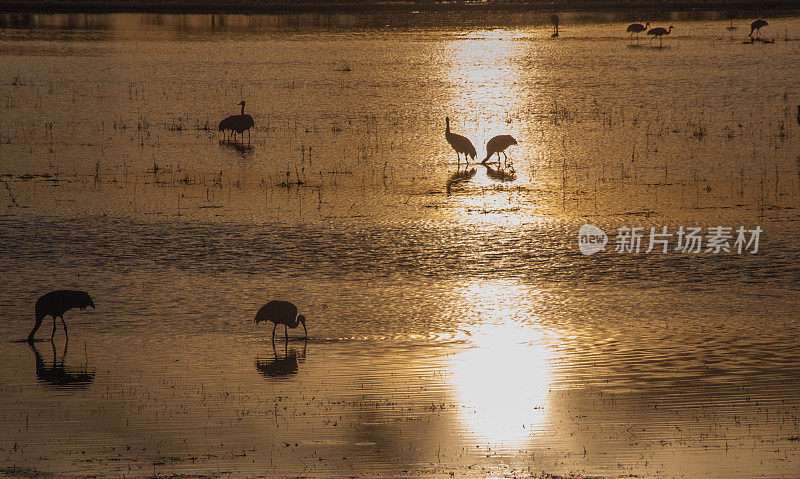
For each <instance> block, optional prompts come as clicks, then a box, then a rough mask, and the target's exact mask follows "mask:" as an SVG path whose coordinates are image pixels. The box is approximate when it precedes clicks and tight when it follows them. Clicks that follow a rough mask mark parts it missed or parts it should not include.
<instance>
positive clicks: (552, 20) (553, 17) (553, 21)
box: [550, 14, 561, 38]
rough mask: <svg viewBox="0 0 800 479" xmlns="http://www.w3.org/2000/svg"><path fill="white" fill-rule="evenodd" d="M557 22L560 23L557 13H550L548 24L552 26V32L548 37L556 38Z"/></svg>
mask: <svg viewBox="0 0 800 479" xmlns="http://www.w3.org/2000/svg"><path fill="white" fill-rule="evenodd" d="M559 23H561V20H560V19H559V18H558V15H556V14H553V15H550V25H552V26H553V34H552V35H550V38H558V24H559Z"/></svg>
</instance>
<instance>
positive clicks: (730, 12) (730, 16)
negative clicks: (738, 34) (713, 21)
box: [725, 10, 739, 30]
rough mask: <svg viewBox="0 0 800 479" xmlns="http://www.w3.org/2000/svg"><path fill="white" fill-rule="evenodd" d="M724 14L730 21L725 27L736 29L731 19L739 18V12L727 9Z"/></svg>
mask: <svg viewBox="0 0 800 479" xmlns="http://www.w3.org/2000/svg"><path fill="white" fill-rule="evenodd" d="M725 16H726V17H728V20H730V21H731V24H730V26H728V27H727V29H728V30H736V27H734V26H733V21H734V20H736V19H737V18H739V12H737V11H736V10H728V12H727V13H726V14H725Z"/></svg>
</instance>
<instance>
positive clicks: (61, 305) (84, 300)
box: [28, 289, 94, 343]
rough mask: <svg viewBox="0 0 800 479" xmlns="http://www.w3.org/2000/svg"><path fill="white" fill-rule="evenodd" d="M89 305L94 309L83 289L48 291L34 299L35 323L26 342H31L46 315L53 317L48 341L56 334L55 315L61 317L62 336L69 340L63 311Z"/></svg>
mask: <svg viewBox="0 0 800 479" xmlns="http://www.w3.org/2000/svg"><path fill="white" fill-rule="evenodd" d="M87 306H91V307H92V309H94V302H93V301H92V298H91V297H90V296H89V293H87V292H85V291H73V290H68V289H61V290H58V291H50V292H49V293H47V294H45V295H44V296H42V297H40V298H39V299H37V300H36V324H35V325H34V326H33V331H31V333H30V334H29V335H28V342H29V343H32V342H33V337H34V336H35V335H36V331H38V330H39V326H41V325H42V321H43V320H44V318H45V317H47V316H52V317H53V334H51V335H50V341H52V340H53V338H54V337H55V336H56V324H57V323H56V317H58V318H61V324H63V325H64V336H66V338H67V340H69V335H68V334H67V323H65V322H64V313H66V312H67V311H69V310H70V309H72V308H81V309H86V307H87Z"/></svg>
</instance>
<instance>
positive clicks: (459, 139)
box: [444, 117, 478, 168]
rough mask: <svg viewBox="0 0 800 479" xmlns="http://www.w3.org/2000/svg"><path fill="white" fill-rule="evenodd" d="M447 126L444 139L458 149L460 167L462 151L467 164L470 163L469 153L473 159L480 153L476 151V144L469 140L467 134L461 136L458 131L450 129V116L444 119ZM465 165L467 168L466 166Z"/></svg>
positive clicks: (457, 155)
mask: <svg viewBox="0 0 800 479" xmlns="http://www.w3.org/2000/svg"><path fill="white" fill-rule="evenodd" d="M444 122H445V125H447V126H446V127H445V130H444V139H445V140H447V142H448V143H449V144H450V146H451V147H453V149H454V150H456V157H457V158H458V168H460V167H461V153H463V154H464V161H465V162H466V165H469V160H468V159H467V155H469V156H471V157H472V159H473V160H475V157H476V156H477V155H478V152H477V151H475V146H474V145H473V144H472V142H471V141H469V138H467V137H466V136H461V135H458V134H456V133H452V132H451V131H450V117H445V119H444ZM466 165H465V168H466Z"/></svg>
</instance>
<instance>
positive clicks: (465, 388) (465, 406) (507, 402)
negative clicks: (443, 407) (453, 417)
mask: <svg viewBox="0 0 800 479" xmlns="http://www.w3.org/2000/svg"><path fill="white" fill-rule="evenodd" d="M464 294H465V295H468V296H470V298H468V300H469V301H470V302H471V303H472V304H473V305H474V308H475V312H474V314H475V316H476V317H478V318H480V322H479V323H477V324H475V325H473V326H472V327H468V328H469V333H470V336H471V340H472V342H473V346H472V347H471V348H469V349H467V350H466V351H464V352H463V353H461V354H459V355H457V356H455V357H454V359H453V361H452V363H451V366H450V369H451V374H450V377H451V378H452V381H453V390H454V391H455V395H456V398H455V399H456V401H457V402H458V403H460V404H461V406H462V407H461V408H460V409H459V410H460V411H461V415H462V417H461V420H462V423H463V425H464V427H465V428H466V429H467V434H468V435H471V436H474V437H476V438H477V439H478V440H480V441H482V442H483V441H485V442H488V443H489V444H490V445H492V446H494V447H517V446H521V445H523V444H524V443H525V442H526V441H527V439H528V438H529V437H530V435H531V434H533V433H535V432H536V431H538V430H541V429H542V426H543V425H544V424H545V423H546V421H547V417H546V415H547V411H548V407H547V403H548V391H549V385H550V381H551V375H552V372H551V366H550V365H551V363H552V361H551V358H550V353H549V351H548V349H547V347H546V344H547V343H548V341H547V338H546V335H547V332H546V331H544V330H542V329H541V328H538V327H536V320H535V314H536V313H535V309H534V308H535V307H536V303H537V301H536V299H535V298H536V291H530V290H529V289H528V288H526V287H524V286H523V285H520V284H517V283H514V282H494V281H493V282H487V283H482V284H477V285H472V286H471V287H468V288H467V289H466V290H465V293H464Z"/></svg>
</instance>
